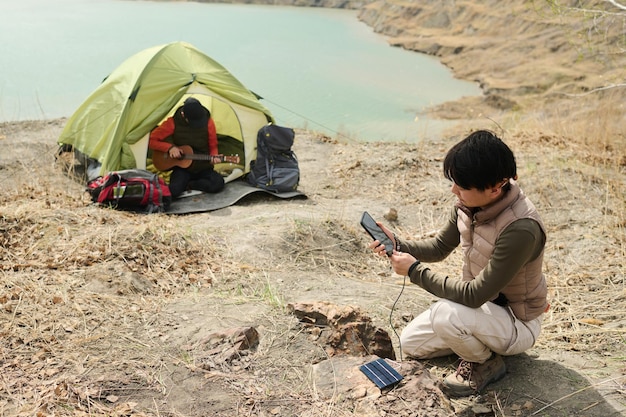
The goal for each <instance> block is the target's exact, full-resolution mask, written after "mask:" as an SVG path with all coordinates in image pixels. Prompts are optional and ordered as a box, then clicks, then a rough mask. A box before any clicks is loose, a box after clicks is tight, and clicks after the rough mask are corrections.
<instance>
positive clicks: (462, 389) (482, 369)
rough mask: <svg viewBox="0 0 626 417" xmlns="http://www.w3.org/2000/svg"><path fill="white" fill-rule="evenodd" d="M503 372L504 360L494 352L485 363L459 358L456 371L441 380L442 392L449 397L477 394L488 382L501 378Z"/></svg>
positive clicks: (504, 371)
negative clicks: (459, 361)
mask: <svg viewBox="0 0 626 417" xmlns="http://www.w3.org/2000/svg"><path fill="white" fill-rule="evenodd" d="M505 373H506V366H505V365H504V361H503V360H502V357H501V356H500V355H497V354H495V353H493V354H492V355H491V358H489V359H487V361H486V362H485V363H476V362H468V361H464V360H461V363H460V364H459V367H458V368H457V370H456V372H454V373H452V374H450V375H448V376H447V377H446V378H445V379H444V380H443V388H444V392H446V393H447V394H448V395H450V396H451V397H467V396H470V395H472V394H477V393H480V392H481V391H482V390H483V389H484V388H485V387H486V386H487V385H488V384H491V383H492V382H495V381H497V380H499V379H500V378H502V377H503V376H504V374H505Z"/></svg>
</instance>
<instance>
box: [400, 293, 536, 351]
mask: <svg viewBox="0 0 626 417" xmlns="http://www.w3.org/2000/svg"><path fill="white" fill-rule="evenodd" d="M542 319H543V315H541V316H539V317H537V318H536V319H534V320H530V321H526V322H524V321H521V320H519V319H517V318H516V317H515V316H514V315H513V312H512V311H511V310H510V309H509V308H508V307H501V306H499V305H496V304H494V303H491V302H488V303H485V304H483V305H482V306H481V307H479V308H470V307H467V306H464V305H462V304H458V303H455V302H453V301H450V300H444V299H442V300H439V301H437V302H436V303H434V304H433V305H432V306H431V307H430V308H429V309H428V310H426V311H424V312H423V313H422V314H420V315H419V316H417V317H416V318H415V319H413V321H411V322H410V323H409V324H408V325H407V327H406V328H404V330H402V334H401V335H400V343H401V349H402V352H404V353H405V354H406V355H408V356H411V357H414V358H417V359H427V358H434V357H438V356H445V355H450V354H452V353H455V354H457V355H458V356H459V357H460V358H461V359H464V360H466V361H469V362H478V363H483V362H485V361H486V360H487V359H489V357H490V356H491V353H492V352H496V353H498V354H500V355H515V354H518V353H522V352H524V351H525V350H527V349H529V348H530V347H532V346H533V345H534V344H535V342H536V341H537V337H538V336H539V332H540V331H541V321H542Z"/></svg>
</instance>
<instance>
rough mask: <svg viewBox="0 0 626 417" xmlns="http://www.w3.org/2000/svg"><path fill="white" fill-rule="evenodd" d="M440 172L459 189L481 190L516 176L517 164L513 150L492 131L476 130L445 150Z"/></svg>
mask: <svg viewBox="0 0 626 417" xmlns="http://www.w3.org/2000/svg"><path fill="white" fill-rule="evenodd" d="M443 174H444V175H445V177H446V178H447V179H449V180H451V181H454V183H455V184H456V185H458V186H459V187H461V188H464V189H470V188H476V189H478V190H481V191H483V190H486V189H487V188H489V187H493V186H495V185H497V184H498V183H499V182H500V181H502V180H504V179H510V178H513V179H515V178H517V166H516V163H515V156H514V155H513V152H512V151H511V149H510V148H509V147H508V146H507V145H506V144H505V143H504V142H502V140H501V139H500V138H498V136H496V134H495V133H493V132H491V131H489V130H478V131H476V132H473V133H471V134H470V135H469V136H467V137H466V138H465V139H463V140H462V141H460V142H459V143H457V144H456V145H454V146H453V147H452V148H451V149H450V150H449V151H448V153H447V154H446V157H445V159H444V161H443Z"/></svg>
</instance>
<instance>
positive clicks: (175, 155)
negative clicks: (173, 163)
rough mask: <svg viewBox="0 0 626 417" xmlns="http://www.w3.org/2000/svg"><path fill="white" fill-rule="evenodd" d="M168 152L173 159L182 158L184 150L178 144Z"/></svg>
mask: <svg viewBox="0 0 626 417" xmlns="http://www.w3.org/2000/svg"><path fill="white" fill-rule="evenodd" d="M167 153H168V155H169V156H170V158H172V159H180V158H182V157H183V151H182V150H181V149H180V148H179V147H178V146H172V147H171V148H170V149H169V151H167Z"/></svg>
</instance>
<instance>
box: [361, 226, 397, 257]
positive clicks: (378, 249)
mask: <svg viewBox="0 0 626 417" xmlns="http://www.w3.org/2000/svg"><path fill="white" fill-rule="evenodd" d="M376 224H377V225H378V227H380V229H381V230H382V231H383V232H384V233H385V234H386V235H387V236H388V237H389V239H390V240H391V242H392V243H393V247H392V248H391V249H392V250H393V249H395V248H396V246H397V245H398V242H396V239H395V237H394V235H393V233H391V231H389V229H387V228H386V227H385V226H383V225H382V223H379V222H376ZM368 247H369V248H370V249H372V250H373V251H374V253H375V254H377V255H378V256H387V251H386V250H387V249H389V248H387V247H385V245H383V244H381V243H380V241H379V240H374V241H373V242H372V243H370V244H369V245H368Z"/></svg>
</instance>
